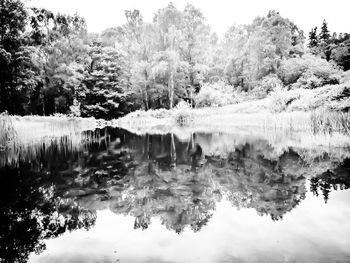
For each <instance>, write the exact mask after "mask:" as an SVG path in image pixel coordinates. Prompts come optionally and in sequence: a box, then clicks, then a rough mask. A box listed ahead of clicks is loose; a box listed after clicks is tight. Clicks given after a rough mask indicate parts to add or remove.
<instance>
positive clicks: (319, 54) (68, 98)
mask: <svg viewBox="0 0 350 263" xmlns="http://www.w3.org/2000/svg"><path fill="white" fill-rule="evenodd" d="M0 7H1V8H0V17H1V24H0V73H1V78H0V111H5V110H7V111H8V112H9V113H10V114H20V115H26V114H38V115H52V114H71V115H72V116H80V115H81V116H83V117H90V116H94V117H97V118H107V119H111V118H118V117H120V116H123V115H125V114H127V113H129V112H131V111H135V110H138V109H144V110H150V109H159V108H170V109H171V108H173V107H174V106H175V105H176V104H177V103H179V102H180V101H186V102H187V103H188V104H189V105H190V106H191V107H195V106H199V107H203V106H222V105H227V104H231V103H237V102H242V101H245V100H252V99H262V98H265V97H266V96H268V95H269V94H270V93H271V92H273V91H274V90H275V89H276V88H277V87H279V86H281V85H283V86H285V87H286V88H287V89H300V88H302V89H315V88H318V87H322V86H325V85H335V84H339V83H344V80H342V79H341V78H342V69H345V70H347V69H349V68H350V66H349V61H350V60H349V54H350V38H349V34H339V35H337V34H335V33H334V34H331V32H330V31H329V30H328V25H327V22H326V21H323V24H322V27H321V31H320V33H318V32H317V28H316V27H315V28H313V29H312V31H311V32H310V34H309V43H308V48H309V49H308V50H307V49H305V48H304V41H305V38H304V34H303V31H302V30H301V29H299V28H298V26H297V25H296V24H295V23H294V22H293V21H291V20H289V19H288V18H284V17H283V16H282V15H281V14H280V13H278V12H277V11H274V10H271V11H269V12H268V13H267V15H266V16H262V17H257V18H255V19H254V21H253V22H252V23H250V24H247V25H234V26H232V27H230V28H229V30H228V31H227V32H226V33H225V35H224V37H223V38H222V39H219V38H218V36H217V35H216V34H215V32H213V31H212V30H211V28H210V26H209V25H208V24H207V22H206V19H205V17H204V15H203V13H202V12H201V11H200V10H199V9H197V8H196V7H194V6H193V5H191V4H187V5H186V6H185V8H184V9H183V10H180V9H178V8H177V7H176V6H175V5H174V4H172V3H169V4H168V5H167V6H165V7H164V8H161V9H159V10H158V11H157V12H156V14H155V16H154V19H153V21H152V22H146V21H144V19H143V17H142V14H141V12H140V11H139V10H137V9H133V10H126V11H125V17H126V23H124V24H122V25H118V26H115V27H111V28H107V29H105V30H104V31H103V32H102V33H101V34H97V33H96V34H92V33H90V34H88V33H87V27H86V24H85V20H84V19H83V18H81V17H80V16H79V15H65V14H54V13H53V12H51V11H50V10H47V9H42V8H36V7H32V8H29V7H26V6H25V5H24V4H23V3H22V2H21V1H20V0H4V1H2V2H1V3H0ZM307 51H309V52H310V53H311V54H309V53H308V52H307ZM312 54H313V55H312ZM196 103H197V105H196ZM282 104H283V103H282ZM335 107H336V106H335Z"/></svg>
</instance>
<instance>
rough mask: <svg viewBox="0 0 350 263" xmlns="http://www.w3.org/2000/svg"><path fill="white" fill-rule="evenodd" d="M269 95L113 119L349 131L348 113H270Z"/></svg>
mask: <svg viewBox="0 0 350 263" xmlns="http://www.w3.org/2000/svg"><path fill="white" fill-rule="evenodd" d="M273 102H274V101H273V100H272V99H271V98H266V99H262V100H255V101H249V102H243V103H240V104H235V105H228V106H223V107H208V108H200V109H191V108H188V107H181V108H175V109H172V110H165V109H159V110H149V111H136V112H133V113H130V114H128V115H126V116H124V117H123V118H120V119H118V120H117V121H115V122H114V125H117V126H120V127H122V128H125V129H128V130H134V131H137V130H147V132H148V133H152V131H156V130H157V129H163V130H167V129H177V128H176V127H183V126H185V127H203V128H204V127H206V128H207V129H208V130H210V129H211V127H220V129H223V130H228V129H232V128H234V127H236V128H237V127H239V128H259V129H281V130H288V131H306V132H310V133H313V134H316V133H323V134H332V133H342V134H350V114H349V113H344V112H336V111H330V110H327V109H324V108H319V109H316V110H309V111H301V110H297V111H284V112H278V113H276V112H275V113H273V112H271V103H273Z"/></svg>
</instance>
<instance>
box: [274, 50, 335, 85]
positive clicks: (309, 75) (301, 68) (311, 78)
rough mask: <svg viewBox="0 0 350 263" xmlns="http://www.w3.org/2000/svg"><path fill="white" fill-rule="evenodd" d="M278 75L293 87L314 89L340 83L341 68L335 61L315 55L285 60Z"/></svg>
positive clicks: (285, 83) (284, 82)
mask: <svg viewBox="0 0 350 263" xmlns="http://www.w3.org/2000/svg"><path fill="white" fill-rule="evenodd" d="M278 77H279V78H280V79H281V80H282V81H283V84H284V85H286V86H288V87H289V88H291V89H297V88H304V89H314V88H317V87H321V86H324V85H328V84H338V83H339V82H340V79H341V70H340V69H339V68H337V66H336V65H335V64H333V63H330V62H328V61H326V60H325V59H322V58H320V57H316V56H313V55H305V56H303V57H300V58H291V59H287V60H284V61H283V62H282V64H281V66H280V68H279V70H278Z"/></svg>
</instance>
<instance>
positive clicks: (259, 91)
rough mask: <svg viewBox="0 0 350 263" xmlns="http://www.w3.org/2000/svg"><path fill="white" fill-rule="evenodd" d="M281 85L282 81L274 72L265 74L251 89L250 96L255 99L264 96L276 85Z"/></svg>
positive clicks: (276, 86) (275, 87) (274, 88)
mask: <svg viewBox="0 0 350 263" xmlns="http://www.w3.org/2000/svg"><path fill="white" fill-rule="evenodd" d="M281 86H283V83H282V81H281V80H280V79H279V78H278V77H277V75H276V74H270V75H267V76H265V77H264V78H263V79H262V80H261V81H260V82H259V83H258V84H257V86H256V87H255V88H254V89H253V90H252V91H251V93H252V96H253V97H254V98H255V99H262V98H265V97H266V96H267V95H268V94H270V93H271V92H272V91H274V90H276V89H277V88H278V87H281Z"/></svg>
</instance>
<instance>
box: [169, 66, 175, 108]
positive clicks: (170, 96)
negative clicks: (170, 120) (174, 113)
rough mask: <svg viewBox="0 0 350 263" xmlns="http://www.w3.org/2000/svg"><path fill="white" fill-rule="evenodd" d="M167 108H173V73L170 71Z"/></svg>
mask: <svg viewBox="0 0 350 263" xmlns="http://www.w3.org/2000/svg"><path fill="white" fill-rule="evenodd" d="M169 102H170V103H169V105H170V106H169V107H170V109H172V108H173V103H174V72H173V71H172V70H171V71H170V79H169Z"/></svg>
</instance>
